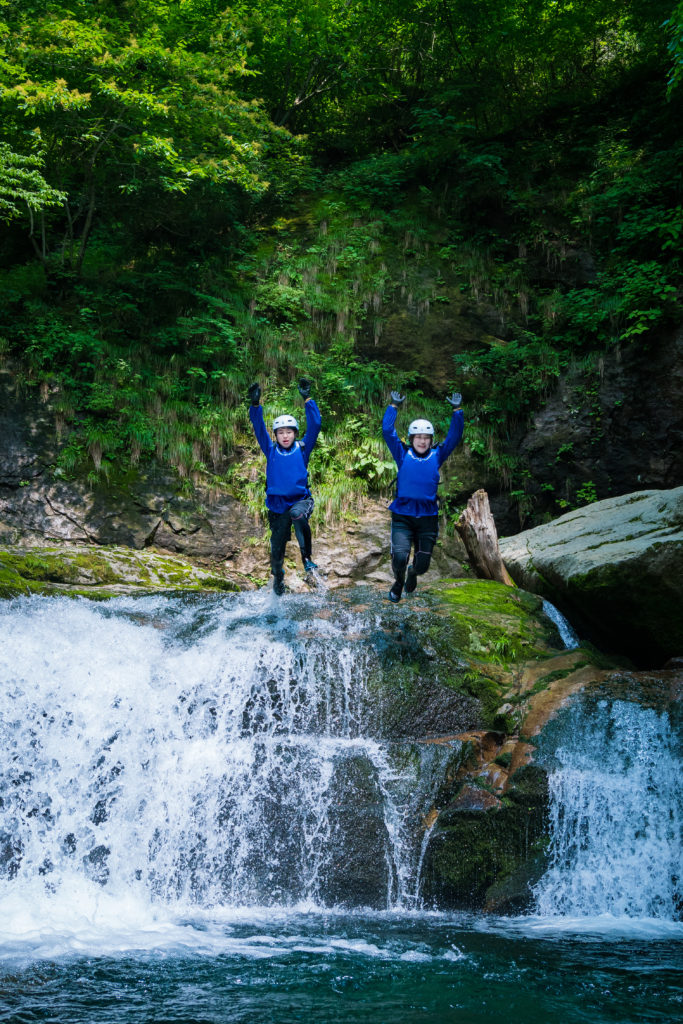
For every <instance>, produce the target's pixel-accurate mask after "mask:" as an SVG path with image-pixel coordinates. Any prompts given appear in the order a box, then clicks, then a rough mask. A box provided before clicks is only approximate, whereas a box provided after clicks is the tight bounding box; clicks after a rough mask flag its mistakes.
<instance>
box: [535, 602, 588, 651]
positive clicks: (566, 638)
mask: <svg viewBox="0 0 683 1024" xmlns="http://www.w3.org/2000/svg"><path fill="white" fill-rule="evenodd" d="M543 614H544V615H546V616H547V617H548V618H549V619H550V621H551V622H554V623H555V625H556V626H557V631H558V633H559V634H560V640H561V641H562V643H563V644H564V646H565V647H566V648H567V650H568V651H572V650H574V648H575V647H578V646H579V643H580V640H579V636H578V633H577V632H576V630H575V629H574V627H573V626H572V624H571V623H570V622H569V620H568V619H566V618H565V617H564V615H563V614H562V612H561V611H560V610H559V609H558V608H556V607H555V605H554V604H551V602H550V601H546V600H545V599H544V601H543Z"/></svg>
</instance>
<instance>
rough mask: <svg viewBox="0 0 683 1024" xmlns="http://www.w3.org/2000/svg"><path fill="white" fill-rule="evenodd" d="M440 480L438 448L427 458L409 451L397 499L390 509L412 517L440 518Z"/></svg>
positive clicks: (402, 465) (400, 471) (400, 470)
mask: <svg viewBox="0 0 683 1024" xmlns="http://www.w3.org/2000/svg"><path fill="white" fill-rule="evenodd" d="M440 480H441V474H440V473H439V452H438V448H430V450H429V451H428V452H427V454H426V455H416V454H415V452H414V451H413V449H412V448H408V449H406V452H405V455H404V456H403V461H402V463H401V465H400V466H399V470H398V477H397V479H396V498H395V500H394V501H392V503H391V505H390V506H389V507H390V508H391V510H392V511H394V512H398V513H399V514H402V515H408V516H435V515H438V512H439V505H438V501H437V497H436V491H437V488H438V486H439V481H440Z"/></svg>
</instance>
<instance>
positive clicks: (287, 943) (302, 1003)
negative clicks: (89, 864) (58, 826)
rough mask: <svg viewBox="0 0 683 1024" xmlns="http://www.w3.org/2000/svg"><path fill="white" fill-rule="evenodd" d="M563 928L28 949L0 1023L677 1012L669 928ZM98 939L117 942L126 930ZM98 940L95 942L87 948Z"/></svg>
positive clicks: (252, 935)
mask: <svg viewBox="0 0 683 1024" xmlns="http://www.w3.org/2000/svg"><path fill="white" fill-rule="evenodd" d="M269 918H270V919H269ZM568 924H569V923H568V922H566V921H565V922H564V925H563V926H562V927H558V924H557V922H555V923H549V922H543V921H541V920H540V919H529V920H527V921H524V920H523V919H518V920H510V921H505V920H500V919H499V920H496V921H486V920H477V919H475V918H466V917H457V916H453V915H412V916H411V915H363V914H355V915H336V914H325V913H320V912H318V913H316V912H309V913H296V912H290V913H288V914H285V913H284V912H279V913H277V912H276V913H272V912H264V914H263V917H262V918H261V919H259V916H258V915H256V916H255V917H254V918H253V919H252V920H243V921H242V922H233V923H232V924H230V925H225V924H224V925H223V926H219V925H218V924H217V923H216V922H213V923H208V922H205V923H204V925H203V926H201V927H197V926H196V925H195V926H192V925H189V924H186V925H185V926H184V929H183V926H182V925H180V926H178V927H177V928H176V929H175V931H174V933H173V935H171V934H166V935H165V936H164V935H163V934H161V933H160V934H158V936H157V939H158V941H159V942H160V943H162V944H163V946H164V948H161V949H157V950H154V949H149V950H146V951H139V950H138V951H135V950H134V949H129V950H121V951H120V952H116V951H115V950H114V949H110V950H109V951H108V952H106V953H105V952H101V955H98V956H93V955H91V954H88V952H87V949H85V948H83V949H82V950H81V951H80V952H75V951H72V952H71V953H69V954H66V953H64V954H62V955H60V956H57V957H53V956H50V955H47V956H45V957H44V958H43V957H42V956H41V957H40V958H39V959H36V958H35V953H34V954H33V956H31V955H29V954H28V950H26V951H25V953H24V954H23V955H20V956H18V957H17V952H18V951H17V949H16V946H15V949H14V953H13V954H11V955H10V956H9V958H7V951H5V959H4V962H3V963H2V965H1V966H0V989H1V992H2V994H1V995H0V1020H2V1021H13V1022H15V1021H16V1022H29V1021H60V1022H61V1021H64V1022H66V1021H70V1022H74V1024H75V1022H83V1024H86V1022H87V1024H95V1022H108V1024H114V1022H118V1021H121V1022H124V1021H125V1022H128V1024H137V1022H148V1021H169V1022H170V1021H177V1022H188V1024H189V1022H200V1024H204V1022H206V1024H219V1022H220V1024H223V1022H231V1024H232V1022H244V1024H257V1022H261V1021H273V1022H275V1024H290V1022H292V1024H293V1022H295V1021H296V1022H298V1021H304V1022H307V1024H313V1022H338V1024H367V1022H392V1024H418V1022H427V1021H429V1022H436V1021H473V1022H475V1021H481V1022H489V1021H490V1022H493V1021H500V1020H516V1021H525V1022H527V1024H536V1022H538V1024H541V1022H543V1024H554V1022H558V1024H573V1022H590V1024H599V1022H608V1021H609V1022H619V1024H626V1022H636V1021H662V1022H667V1024H669V1022H672V1021H675V1020H677V1019H680V1018H681V1015H682V1014H683V930H681V928H680V926H673V925H672V926H670V927H669V928H668V929H667V928H665V927H662V925H661V922H633V921H631V922H621V923H619V922H616V921H612V922H608V921H603V922H598V921H594V922H587V921H582V922H576V923H575V925H576V929H577V930H576V931H574V932H572V931H571V930H568ZM600 928H601V929H602V933H600V931H599V929H600ZM183 930H185V931H186V932H187V934H185V935H182V934H181V933H182V932H183ZM53 939H54V941H55V943H56V944H58V939H57V938H56V937H53ZM128 939H129V940H130V939H132V936H129V937H128ZM109 940H110V942H111V944H112V946H115V945H116V943H117V941H118V942H119V944H120V945H124V938H123V936H121V935H119V936H115V935H113V934H112V935H110V937H109ZM88 941H89V940H88V937H87V935H85V934H82V935H80V936H78V937H76V936H73V935H72V936H71V938H70V942H71V943H72V944H73V945H75V946H78V945H82V946H83V947H87V945H88ZM90 941H93V940H92V938H91V940H90ZM102 941H103V935H102V934H100V936H99V937H98V938H97V939H96V940H94V942H93V944H94V946H95V948H96V947H97V945H98V943H99V944H100V945H101V944H102ZM147 941H151V936H149V935H148V936H147ZM42 952H43V953H49V951H48V950H47V949H46V948H44V949H43V951H42Z"/></svg>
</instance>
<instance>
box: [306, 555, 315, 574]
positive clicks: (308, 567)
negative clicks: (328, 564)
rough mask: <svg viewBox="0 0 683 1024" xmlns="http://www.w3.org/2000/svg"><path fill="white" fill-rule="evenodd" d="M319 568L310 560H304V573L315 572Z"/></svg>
mask: <svg viewBox="0 0 683 1024" xmlns="http://www.w3.org/2000/svg"><path fill="white" fill-rule="evenodd" d="M317 568H318V566H317V565H316V564H315V562H312V561H311V560H310V558H305V559H304V572H313V570H314V569H317Z"/></svg>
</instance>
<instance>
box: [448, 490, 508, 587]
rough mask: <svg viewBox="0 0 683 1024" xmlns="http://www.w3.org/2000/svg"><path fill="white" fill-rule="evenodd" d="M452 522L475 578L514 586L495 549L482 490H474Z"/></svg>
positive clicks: (495, 539)
mask: <svg viewBox="0 0 683 1024" xmlns="http://www.w3.org/2000/svg"><path fill="white" fill-rule="evenodd" d="M455 525H456V529H457V531H458V533H459V534H460V536H461V537H462V540H463V543H464V545H465V548H466V550H467V557H468V558H469V560H470V565H471V566H472V568H473V569H474V571H475V573H476V574H477V576H478V577H479V579H483V580H497V581H498V582H499V583H505V584H506V586H508V587H514V586H515V584H514V582H513V580H512V578H511V576H510V574H509V573H508V571H507V569H506V568H505V566H504V564H503V559H502V558H501V554H500V550H499V548H498V532H497V530H496V524H495V522H494V520H493V515H492V514H491V508H490V506H489V496H488V494H487V493H486V491H484V490H482V489H480V490H478V491H475V492H474V494H473V495H472V497H471V498H470V500H469V501H468V502H467V508H466V509H464V510H463V511H462V512H461V513H460V516H459V518H458V521H457V523H456V524H455Z"/></svg>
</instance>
